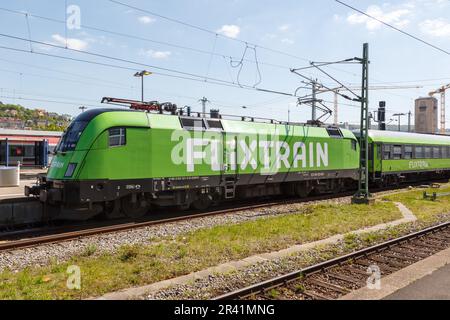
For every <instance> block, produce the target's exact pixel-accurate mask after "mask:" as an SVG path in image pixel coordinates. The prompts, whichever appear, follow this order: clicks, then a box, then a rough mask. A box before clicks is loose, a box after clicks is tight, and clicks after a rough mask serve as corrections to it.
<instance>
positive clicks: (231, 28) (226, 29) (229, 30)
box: [216, 24, 241, 39]
mask: <svg viewBox="0 0 450 320" xmlns="http://www.w3.org/2000/svg"><path fill="white" fill-rule="evenodd" d="M216 32H217V33H220V34H223V35H224V36H227V37H229V38H233V39H236V38H237V37H238V36H239V34H240V33H241V28H239V27H238V26H236V25H234V24H225V25H223V26H222V28H220V29H219V30H217V31H216Z"/></svg>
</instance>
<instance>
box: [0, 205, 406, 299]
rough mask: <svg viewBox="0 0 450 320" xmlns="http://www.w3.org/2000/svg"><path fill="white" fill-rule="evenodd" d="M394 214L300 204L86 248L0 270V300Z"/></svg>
mask: <svg viewBox="0 0 450 320" xmlns="http://www.w3.org/2000/svg"><path fill="white" fill-rule="evenodd" d="M399 218H401V214H400V213H399V212H398V210H397V209H396V208H395V206H394V204H393V203H390V202H377V203H376V204H374V205H371V206H364V205H362V206H352V205H344V204H340V205H332V204H322V205H314V206H305V207H304V208H303V209H302V211H301V212H299V214H291V215H285V216H278V217H270V218H265V219H258V220H255V221H248V222H244V223H240V224H234V225H225V226H216V227H213V228H210V229H201V230H197V231H194V232H190V233H187V234H183V235H180V236H177V237H175V238H166V239H160V241H159V242H158V243H155V244H150V245H145V246H143V245H141V246H124V247H122V248H120V250H118V251H117V252H116V253H108V254H106V253H100V252H97V249H96V248H94V247H90V248H88V249H86V250H85V252H83V253H82V254H80V255H79V256H77V257H74V258H72V259H71V261H68V262H65V263H61V264H57V263H55V262H53V263H52V264H51V265H50V266H47V267H32V268H28V269H25V270H22V271H20V272H18V273H13V272H9V271H5V272H2V273H0V299H78V298H81V297H83V298H86V297H91V296H98V295H102V294H104V293H107V292H111V291H115V290H119V289H123V288H127V287H132V286H138V285H145V284H149V283H153V282H157V281H161V280H164V279H168V278H173V277H177V276H180V275H184V274H187V273H190V272H194V271H198V270H202V269H204V268H207V267H210V266H214V265H217V264H220V263H224V262H227V261H230V260H235V259H242V258H245V257H248V256H250V255H253V254H257V253H263V252H270V251H275V250H280V249H284V248H287V247H289V246H291V245H294V244H299V243H305V242H311V241H315V240H319V239H323V238H326V237H329V236H331V235H334V234H338V233H346V232H349V231H352V230H356V229H360V228H363V227H367V226H372V225H376V224H379V223H383V222H388V221H392V220H396V219H399ZM94 253H95V254H94ZM70 265H77V266H79V267H80V268H81V276H82V278H81V287H82V289H81V291H77V290H69V289H67V288H66V281H67V277H68V276H69V275H68V274H67V273H66V270H67V267H68V266H70Z"/></svg>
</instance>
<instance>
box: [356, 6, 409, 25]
mask: <svg viewBox="0 0 450 320" xmlns="http://www.w3.org/2000/svg"><path fill="white" fill-rule="evenodd" d="M366 13H367V14H368V15H370V16H372V17H375V18H377V19H379V20H381V21H383V22H386V23H390V24H393V25H394V26H396V27H398V28H402V27H406V26H407V25H408V24H409V23H410V21H409V20H408V19H407V18H406V16H409V15H410V14H411V10H410V9H406V8H403V9H396V10H392V11H386V12H385V11H383V10H382V9H381V8H380V7H379V6H376V5H372V6H369V7H368V8H367V11H366ZM347 22H348V23H350V24H365V25H366V28H367V29H368V30H370V31H374V30H377V29H379V28H380V27H381V26H382V23H381V22H378V21H376V20H374V19H371V18H369V17H367V16H365V15H363V14H360V13H353V14H350V15H349V16H348V17H347Z"/></svg>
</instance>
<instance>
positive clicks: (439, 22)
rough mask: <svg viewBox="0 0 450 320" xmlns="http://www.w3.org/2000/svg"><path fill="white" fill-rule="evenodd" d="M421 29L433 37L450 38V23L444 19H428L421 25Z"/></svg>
mask: <svg viewBox="0 0 450 320" xmlns="http://www.w3.org/2000/svg"><path fill="white" fill-rule="evenodd" d="M419 28H420V31H422V32H423V33H425V34H428V35H430V36H433V37H450V23H449V22H447V20H445V19H443V18H438V19H427V20H425V21H423V22H421V23H420V24H419Z"/></svg>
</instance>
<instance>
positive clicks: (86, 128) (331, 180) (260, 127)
mask: <svg viewBox="0 0 450 320" xmlns="http://www.w3.org/2000/svg"><path fill="white" fill-rule="evenodd" d="M104 101H107V102H115V101H121V100H117V99H112V98H105V99H104ZM130 104H131V106H132V108H131V109H125V108H123V109H121V108H111V109H93V110H89V111H86V112H84V113H83V114H81V115H80V116H78V117H77V118H76V119H75V120H74V121H73V122H72V123H71V125H70V126H69V128H68V129H67V131H66V132H65V133H64V135H63V137H62V139H61V141H60V143H59V145H58V146H57V148H56V151H55V154H54V157H53V161H52V163H51V166H50V168H49V170H48V173H47V175H46V176H45V177H42V178H41V179H40V181H39V183H38V184H37V185H35V186H28V187H26V190H25V193H26V195H28V196H34V197H37V198H39V199H40V201H41V202H43V203H45V204H46V205H47V206H49V207H53V208H59V211H60V212H65V214H67V213H70V215H71V217H72V218H77V219H85V218H86V219H87V218H90V217H93V216H95V215H99V214H102V215H105V216H106V217H117V216H127V217H140V216H142V215H145V214H146V213H148V212H149V211H150V212H151V208H153V207H166V206H171V207H173V206H177V207H179V208H182V209H186V208H189V207H193V208H196V209H206V208H208V207H209V206H211V205H213V204H215V203H219V202H221V201H226V200H232V199H243V198H252V197H262V196H270V195H281V194H286V195H291V196H298V197H307V196H308V195H310V194H312V193H315V194H320V193H332V192H339V191H343V190H349V189H353V188H356V186H357V179H358V177H359V157H360V148H359V142H358V138H357V137H356V136H355V134H354V133H353V132H352V131H349V130H346V129H341V128H338V127H333V126H310V125H304V124H295V123H281V122H276V121H273V120H261V121H257V120H256V119H252V118H239V119H228V117H226V116H220V115H218V114H214V115H213V117H205V115H202V114H195V115H192V114H190V113H189V114H185V113H184V112H182V111H180V110H179V109H177V108H176V107H175V108H173V105H171V106H170V108H168V107H167V105H159V104H156V103H151V104H145V103H144V104H140V103H138V102H131V103H130ZM164 110H168V111H169V112H165V111H164ZM369 151H370V152H369V153H370V155H369V157H370V160H369V167H370V170H369V171H370V181H371V184H372V185H393V184H399V183H401V182H402V181H415V180H419V179H426V178H433V177H443V176H444V175H445V176H449V173H450V137H446V136H439V135H424V134H414V133H400V132H388V131H370V132H369Z"/></svg>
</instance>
